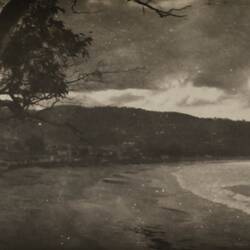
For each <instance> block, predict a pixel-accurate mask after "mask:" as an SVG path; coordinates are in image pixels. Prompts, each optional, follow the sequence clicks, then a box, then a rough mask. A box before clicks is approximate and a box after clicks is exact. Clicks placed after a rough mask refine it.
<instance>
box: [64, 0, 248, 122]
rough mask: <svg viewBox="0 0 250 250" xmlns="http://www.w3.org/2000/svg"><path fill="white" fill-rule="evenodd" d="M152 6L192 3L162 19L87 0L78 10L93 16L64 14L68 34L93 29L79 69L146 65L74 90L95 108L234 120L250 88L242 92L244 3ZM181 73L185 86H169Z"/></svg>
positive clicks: (123, 4) (116, 2)
mask: <svg viewBox="0 0 250 250" xmlns="http://www.w3.org/2000/svg"><path fill="white" fill-rule="evenodd" d="M155 3H157V4H160V5H161V6H162V7H165V8H166V7H167V8H168V7H169V4H170V5H171V4H175V6H174V7H180V5H182V4H184V5H186V4H190V3H191V4H192V8H190V9H187V10H186V11H185V13H186V14H187V17H185V18H180V19H179V18H167V19H165V18H159V17H158V16H157V15H155V13H153V12H150V11H146V13H145V14H143V13H142V11H141V10H140V9H138V8H135V7H134V5H131V4H128V3H127V1H124V0H112V1H111V0H110V1H93V0H92V1H82V2H81V4H79V8H80V9H83V8H84V7H86V8H88V9H92V8H93V9H95V10H101V12H100V13H98V14H96V15H73V14H68V15H69V18H67V23H68V25H69V26H70V27H73V29H74V30H75V31H78V32H79V31H80V32H85V33H86V32H89V31H92V32H93V33H92V35H93V38H94V43H93V46H92V48H91V51H90V60H89V62H88V63H87V64H86V63H84V64H82V65H81V67H80V70H83V71H87V70H91V69H94V68H95V67H96V65H97V64H98V62H100V61H102V62H103V63H104V65H105V69H124V68H125V69H128V68H133V67H137V66H145V67H146V68H147V73H146V72H142V73H138V72H133V73H132V72H131V73H128V74H115V75H109V76H107V77H106V78H105V82H104V83H101V84H100V83H93V84H87V88H85V86H86V85H84V84H83V85H79V89H78V90H79V91H85V90H87V91H88V92H87V94H86V95H87V96H88V98H89V97H91V98H93V99H92V101H91V102H93V100H96V101H97V102H100V103H101V104H103V103H106V104H110V105H118V106H119V105H123V104H127V105H134V106H137V107H141V108H147V109H153V110H171V109H173V110H181V111H186V112H189V113H195V112H197V113H196V114H199V115H202V113H207V114H210V115H212V116H213V114H214V116H223V115H224V114H226V115H228V116H230V117H232V115H234V116H235V117H239V116H241V115H242V114H243V113H244V112H245V110H247V108H248V106H249V103H250V102H249V101H248V99H250V91H248V90H246V89H247V88H248V87H247V86H248V83H249V76H250V72H249V70H250V50H249V40H250V16H249V15H248V13H249V11H250V3H248V2H247V1H245V0H238V1H237V2H236V1H235V0H224V1H219V0H190V1H189V0H178V1H177V0H174V1H173V0H170V1H161V0H158V1H157V0H156V1H155ZM183 76H185V78H187V79H188V81H184V82H182V84H179V85H178V84H177V85H178V86H177V87H176V86H175V84H176V82H178V81H179V80H180V79H183ZM131 89H133V91H132V90H131ZM135 89H136V94H134V91H135ZM76 90H77V89H76ZM89 90H93V91H91V92H89ZM128 90H129V91H128ZM139 90H141V92H140V91H139ZM138 91H139V92H140V93H139V92H138ZM81 95H84V94H81ZM137 96H138V99H137V100H136V98H137ZM226 105H227V106H226ZM244 105H245V106H244ZM240 108H242V109H243V111H242V112H239V109H240ZM229 110H231V111H230V112H229ZM233 110H235V111H233ZM236 110H237V111H236ZM244 114H245V115H246V116H247V117H249V116H248V115H247V113H244Z"/></svg>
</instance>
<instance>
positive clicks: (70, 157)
mask: <svg viewBox="0 0 250 250" xmlns="http://www.w3.org/2000/svg"><path fill="white" fill-rule="evenodd" d="M138 157H143V154H142V153H141V152H140V150H139V149H138V148H136V146H135V143H134V142H132V141H126V142H123V143H122V144H121V145H117V146H113V145H104V146H90V145H71V144H59V145H55V144H46V145H45V146H44V149H43V150H36V151H33V150H32V148H30V147H29V146H27V145H23V144H22V145H19V144H18V143H17V141H15V140H13V141H12V142H11V143H10V141H8V143H0V161H1V160H5V161H14V162H15V161H16V162H25V163H32V162H38V163H43V162H80V161H86V162H88V161H98V162H102V163H104V162H109V161H113V160H118V161H126V160H130V159H131V158H138Z"/></svg>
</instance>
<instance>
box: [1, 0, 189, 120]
mask: <svg viewBox="0 0 250 250" xmlns="http://www.w3.org/2000/svg"><path fill="white" fill-rule="evenodd" d="M129 1H130V2H134V3H136V4H139V5H141V6H143V9H145V8H147V9H149V10H151V11H153V12H156V13H157V14H158V15H159V16H160V17H168V16H174V17H182V16H183V15H182V14H180V11H182V10H183V9H185V8H187V7H189V6H185V7H184V8H181V9H173V8H172V9H169V10H162V9H159V8H157V7H156V6H154V4H153V1H150V0H147V1H144V0H129ZM71 3H72V11H73V12H77V10H76V7H77V0H71ZM59 12H64V9H62V8H61V7H60V6H59V4H58V0H9V1H7V3H6V5H5V6H4V7H3V10H2V11H1V13H0V96H5V97H7V98H5V99H0V107H8V108H9V109H10V110H11V111H12V112H13V113H14V114H16V115H19V116H23V115H24V114H25V111H26V110H28V108H29V107H30V106H32V105H35V104H37V103H39V102H41V101H44V100H51V99H54V100H58V99H59V98H63V97H64V96H65V95H66V94H67V93H68V86H69V83H70V82H69V81H67V80H66V74H65V72H66V69H67V68H68V66H69V64H70V63H72V61H73V59H74V57H78V56H80V57H81V58H83V59H84V58H87V57H88V46H89V45H90V44H91V41H92V39H91V37H88V36H86V35H84V34H75V33H73V31H72V30H70V29H68V28H66V27H65V25H64V23H63V22H62V21H61V20H59V19H58V18H57V16H58V14H59ZM86 76H88V75H84V76H83V77H80V78H78V79H76V80H80V79H85V77H86Z"/></svg>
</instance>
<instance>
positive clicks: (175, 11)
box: [127, 0, 191, 17]
mask: <svg viewBox="0 0 250 250" xmlns="http://www.w3.org/2000/svg"><path fill="white" fill-rule="evenodd" d="M127 1H128V2H134V3H136V4H139V5H141V6H142V7H143V9H145V8H146V9H149V10H151V11H153V12H155V13H156V14H158V15H159V16H160V17H169V16H172V17H185V16H186V15H185V14H179V12H181V11H183V10H186V9H187V8H190V7H191V5H186V6H184V7H181V8H171V9H168V10H164V9H161V8H158V7H156V6H154V5H153V3H152V1H151V0H147V1H145V0H127Z"/></svg>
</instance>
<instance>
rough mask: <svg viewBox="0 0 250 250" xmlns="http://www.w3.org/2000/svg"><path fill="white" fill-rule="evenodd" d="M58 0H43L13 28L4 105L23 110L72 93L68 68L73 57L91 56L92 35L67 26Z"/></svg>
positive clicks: (1, 89)
mask: <svg viewBox="0 0 250 250" xmlns="http://www.w3.org/2000/svg"><path fill="white" fill-rule="evenodd" d="M60 11H63V10H62V9H61V8H60V7H59V6H57V1H50V0H40V1H35V2H33V3H31V4H30V5H29V8H28V11H27V12H26V13H25V14H24V15H23V16H22V17H21V19H20V20H19V21H18V23H17V24H16V25H15V27H14V28H13V30H12V32H11V34H10V38H9V41H8V43H7V45H6V46H5V49H4V51H3V52H2V55H1V60H0V69H1V84H0V94H1V95H7V96H9V98H10V100H8V101H3V102H2V104H3V105H6V106H8V107H9V108H10V109H11V110H12V111H13V112H15V113H19V114H20V112H21V111H24V110H26V109H28V108H29V107H30V106H31V105H34V104H36V103H38V102H40V101H42V100H48V99H52V98H55V99H57V98H61V97H64V96H65V95H66V94H67V92H68V85H67V84H66V82H65V79H66V75H65V73H64V72H65V71H66V69H67V67H68V65H69V63H70V62H71V59H72V58H74V57H77V56H81V57H82V58H85V57H87V56H88V50H87V47H88V45H90V43H91V38H90V37H87V36H85V35H84V34H74V33H73V32H72V31H71V30H70V29H67V28H66V27H65V26H64V24H63V22H62V21H61V20H58V19H57V15H58V12H60Z"/></svg>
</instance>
